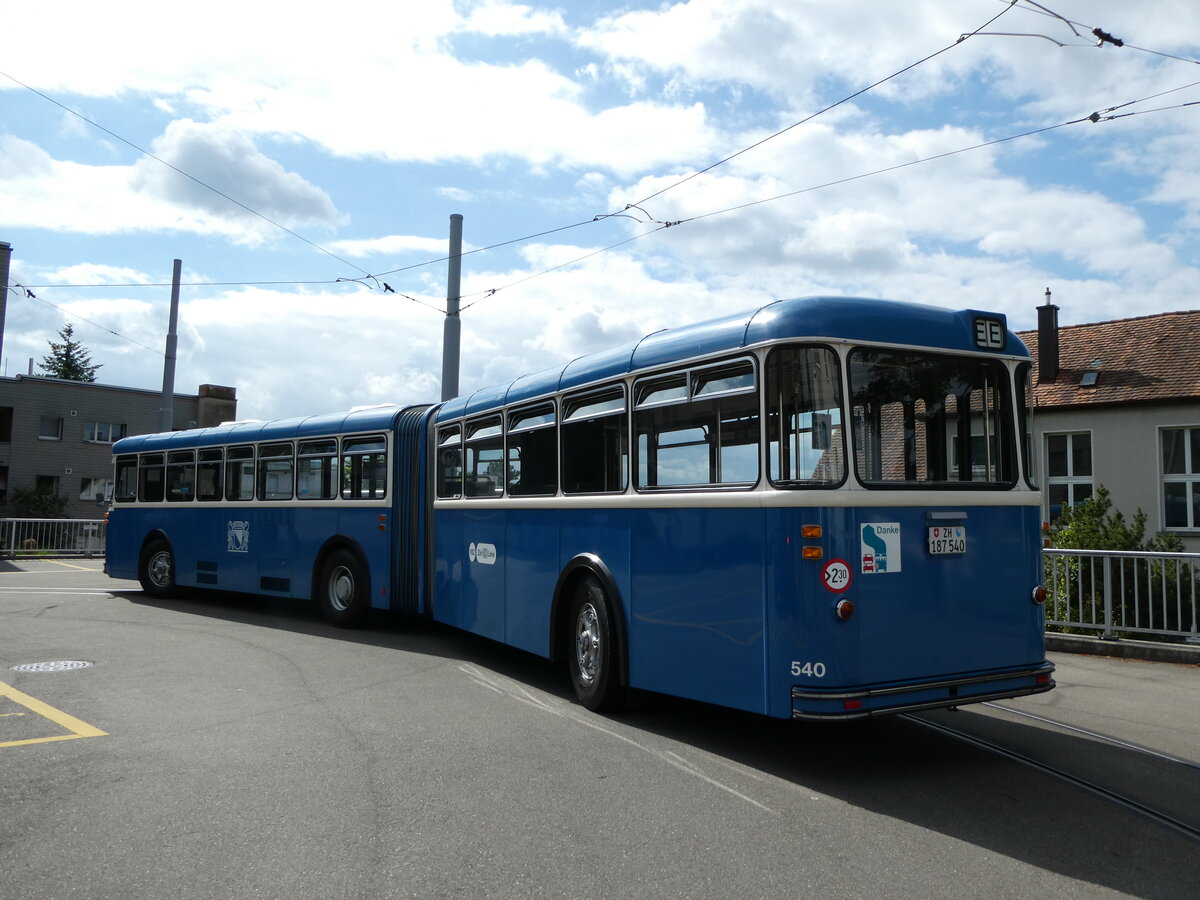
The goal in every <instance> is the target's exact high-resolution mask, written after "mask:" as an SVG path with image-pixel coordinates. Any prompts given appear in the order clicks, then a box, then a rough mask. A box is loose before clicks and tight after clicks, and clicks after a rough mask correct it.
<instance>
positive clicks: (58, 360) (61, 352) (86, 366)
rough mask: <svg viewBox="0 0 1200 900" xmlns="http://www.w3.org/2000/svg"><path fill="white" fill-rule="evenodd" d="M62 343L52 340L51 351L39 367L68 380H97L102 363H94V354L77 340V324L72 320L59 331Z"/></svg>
mask: <svg viewBox="0 0 1200 900" xmlns="http://www.w3.org/2000/svg"><path fill="white" fill-rule="evenodd" d="M58 336H59V337H60V338H62V343H61V344H60V343H56V342H55V341H50V342H49V343H50V353H49V354H48V355H47V356H45V357H44V358H43V359H42V361H41V363H39V364H38V368H39V369H41V370H42V372H44V373H45V374H46V375H50V376H51V377H53V378H65V379H67V380H68V381H95V380H96V370H97V369H99V368H100V366H101V364H100V363H95V364H93V363H92V355H91V354H90V353H89V352H88V351H87V349H86V348H85V347H84V346H83V344H81V343H79V342H78V341H77V340H75V326H74V325H72V324H71V323H70V322H68V323H67V324H66V326H65V327H64V328H63V329H62V330H61V331H60V332H59V333H58Z"/></svg>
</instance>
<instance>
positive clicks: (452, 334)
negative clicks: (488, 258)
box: [442, 213, 463, 401]
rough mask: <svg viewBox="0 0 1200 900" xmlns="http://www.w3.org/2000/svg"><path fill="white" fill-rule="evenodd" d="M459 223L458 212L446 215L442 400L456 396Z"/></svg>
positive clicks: (459, 334)
mask: <svg viewBox="0 0 1200 900" xmlns="http://www.w3.org/2000/svg"><path fill="white" fill-rule="evenodd" d="M462 224H463V217H462V216H461V215H459V214H458V213H454V214H453V215H451V216H450V264H449V267H448V271H447V273H446V323H445V325H444V326H443V328H442V400H443V401H445V400H452V399H453V398H455V397H457V396H458V355H459V345H460V344H461V342H462V320H461V319H460V318H459V317H458V300H459V292H460V290H459V288H460V284H461V281H462Z"/></svg>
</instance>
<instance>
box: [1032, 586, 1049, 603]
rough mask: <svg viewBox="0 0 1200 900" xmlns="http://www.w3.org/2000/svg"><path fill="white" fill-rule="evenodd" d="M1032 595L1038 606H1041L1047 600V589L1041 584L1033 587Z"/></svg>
mask: <svg viewBox="0 0 1200 900" xmlns="http://www.w3.org/2000/svg"><path fill="white" fill-rule="evenodd" d="M1031 597H1032V599H1033V602H1034V603H1036V604H1037V605H1038V606H1041V605H1042V604H1043V603H1045V602H1046V589H1045V588H1044V587H1042V586H1041V585H1040V584H1039V585H1038V586H1037V587H1035V588H1034V589H1033V593H1032V595H1031Z"/></svg>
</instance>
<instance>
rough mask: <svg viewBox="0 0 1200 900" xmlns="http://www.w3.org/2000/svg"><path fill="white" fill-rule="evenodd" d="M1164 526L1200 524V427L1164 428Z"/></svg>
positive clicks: (1196, 526)
mask: <svg viewBox="0 0 1200 900" xmlns="http://www.w3.org/2000/svg"><path fill="white" fill-rule="evenodd" d="M1161 435H1162V484H1163V526H1164V527H1165V528H1200V427H1193V428H1164V429H1163V430H1162V432H1161Z"/></svg>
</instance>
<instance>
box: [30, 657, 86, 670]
mask: <svg viewBox="0 0 1200 900" xmlns="http://www.w3.org/2000/svg"><path fill="white" fill-rule="evenodd" d="M90 665H91V663H90V662H87V661H86V660H82V659H58V660H54V661H53V662H36V663H22V664H21V665H19V666H13V667H12V670H13V671H14V672H69V671H70V670H71V669H86V668H87V667H88V666H90Z"/></svg>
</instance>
